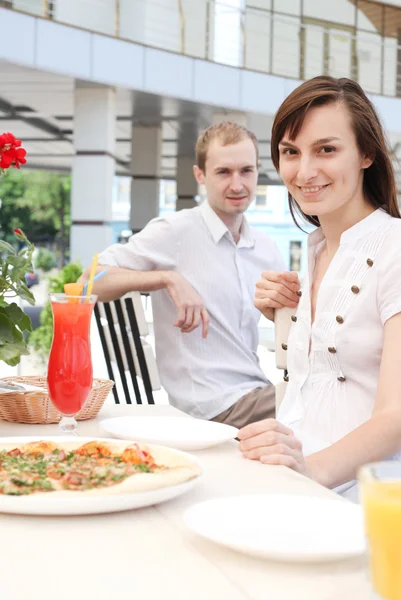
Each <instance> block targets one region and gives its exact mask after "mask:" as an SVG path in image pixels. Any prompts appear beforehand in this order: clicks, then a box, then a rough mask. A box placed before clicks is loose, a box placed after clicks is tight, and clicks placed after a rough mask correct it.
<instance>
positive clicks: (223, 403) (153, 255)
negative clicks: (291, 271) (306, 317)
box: [99, 202, 286, 419]
mask: <svg viewBox="0 0 401 600" xmlns="http://www.w3.org/2000/svg"><path fill="white" fill-rule="evenodd" d="M99 264H101V265H108V266H115V267H124V268H129V269H134V270H138V271H154V270H172V271H177V272H178V273H180V274H181V275H182V276H183V277H185V279H186V280H187V281H188V282H189V283H190V284H191V285H192V287H193V288H194V289H195V290H196V291H197V292H198V294H199V295H200V297H201V298H202V299H203V301H204V303H205V306H206V309H207V311H208V313H209V317H210V325H209V332H208V335H207V338H206V339H203V338H202V327H201V326H200V327H198V328H197V329H195V330H194V331H192V332H191V333H182V332H181V331H180V329H179V328H178V327H174V326H173V323H174V322H175V321H176V319H177V309H176V307H175V306H174V303H173V301H172V300H171V298H170V296H169V294H168V293H167V291H166V290H159V291H156V292H152V293H151V297H152V307H153V318H154V329H155V345H156V359H157V364H158V368H159V372H160V378H161V382H162V385H163V387H164V388H165V389H166V391H167V393H168V395H169V400H170V403H171V404H172V405H173V406H175V407H177V408H179V409H181V410H183V411H184V412H186V413H188V414H190V415H192V416H194V417H198V418H203V419H211V418H213V417H215V416H216V415H218V414H220V413H221V412H223V411H225V410H227V409H228V408H230V407H231V406H232V405H233V404H234V403H235V402H236V401H237V400H239V399H240V398H241V397H242V396H243V395H245V394H247V393H248V392H250V391H252V390H254V389H256V388H259V387H264V386H265V385H267V384H268V383H269V382H268V380H267V379H266V377H265V375H264V374H263V372H262V370H261V368H260V366H259V360H258V356H257V353H256V351H257V345H258V322H259V318H260V312H259V311H258V310H257V309H256V308H255V307H254V305H253V299H254V294H255V285H256V282H257V281H258V280H259V279H260V277H261V273H262V271H266V270H274V271H279V272H282V271H284V270H286V266H285V263H284V261H283V259H282V257H281V255H280V252H279V251H278V248H277V246H276V244H275V243H274V242H273V240H271V239H270V238H269V237H268V236H267V235H266V234H265V233H263V232H261V231H258V230H256V229H254V228H252V227H250V226H249V224H248V222H247V220H246V218H245V217H244V218H243V222H242V226H241V232H240V239H239V241H238V243H237V244H235V242H234V239H233V237H232V234H231V233H230V231H229V230H228V229H227V227H226V225H225V224H224V223H223V221H222V220H221V219H220V218H219V217H218V216H217V214H216V213H215V212H214V210H213V209H212V208H211V207H210V206H209V204H208V202H204V203H203V204H202V205H201V206H199V207H196V208H193V209H187V210H182V211H179V212H176V213H172V214H171V215H168V216H165V217H160V218H157V219H153V220H152V221H151V222H150V223H149V224H148V225H147V226H146V227H145V228H144V229H143V230H142V231H141V232H139V233H137V234H135V235H133V236H132V237H131V238H130V240H129V242H128V243H127V244H124V245H121V244H114V245H113V246H110V247H109V248H107V249H106V250H105V251H104V252H102V253H101V254H100V256H99Z"/></svg>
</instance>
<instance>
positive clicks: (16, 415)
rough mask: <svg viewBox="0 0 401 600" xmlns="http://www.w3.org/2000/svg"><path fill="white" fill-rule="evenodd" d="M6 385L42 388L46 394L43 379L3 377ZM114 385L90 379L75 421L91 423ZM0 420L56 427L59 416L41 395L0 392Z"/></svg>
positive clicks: (105, 381) (44, 379) (46, 398)
mask: <svg viewBox="0 0 401 600" xmlns="http://www.w3.org/2000/svg"><path fill="white" fill-rule="evenodd" d="M2 381H7V382H8V383H11V382H15V383H22V384H24V383H25V384H26V385H32V386H37V387H42V388H44V389H46V390H47V381H46V377H3V378H2ZM113 385H114V382H113V381H110V380H108V379H94V380H93V386H92V390H91V392H90V394H89V398H88V400H87V401H86V403H85V406H84V407H83V409H82V410H81V411H80V412H79V413H78V414H77V416H76V418H77V419H78V421H84V420H85V419H93V418H94V417H96V415H97V414H98V412H99V410H100V409H101V408H102V406H103V404H104V401H105V400H106V398H107V396H108V394H109V392H110V391H111V389H112V387H113ZM0 419H3V420H4V421H12V422H13V423H58V422H59V421H60V419H61V414H60V413H59V412H58V410H57V409H56V408H55V407H54V406H53V403H52V401H51V400H50V398H49V396H48V395H47V394H46V393H44V392H36V391H32V392H11V393H7V394H2V393H1V391H0Z"/></svg>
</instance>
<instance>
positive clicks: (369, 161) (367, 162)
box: [362, 156, 374, 169]
mask: <svg viewBox="0 0 401 600" xmlns="http://www.w3.org/2000/svg"><path fill="white" fill-rule="evenodd" d="M373 161H374V157H373V158H371V157H369V156H365V157H364V158H363V160H362V169H369V167H370V166H372V165H373Z"/></svg>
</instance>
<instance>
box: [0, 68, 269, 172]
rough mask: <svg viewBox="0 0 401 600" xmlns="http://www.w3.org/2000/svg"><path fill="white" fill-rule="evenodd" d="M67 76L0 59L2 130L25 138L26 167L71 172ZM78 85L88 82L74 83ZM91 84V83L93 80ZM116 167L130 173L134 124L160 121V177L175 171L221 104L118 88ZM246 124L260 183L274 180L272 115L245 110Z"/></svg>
mask: <svg viewBox="0 0 401 600" xmlns="http://www.w3.org/2000/svg"><path fill="white" fill-rule="evenodd" d="M75 85H76V82H75V80H74V79H73V78H71V77H66V76H61V75H55V74H53V73H48V72H44V71H37V70H35V69H29V68H26V67H22V66H18V65H15V64H11V63H9V62H6V61H0V133H1V132H2V131H11V132H12V133H13V134H14V135H15V136H16V137H17V138H19V139H22V140H23V144H24V148H26V150H27V153H28V156H29V167H30V168H35V169H49V170H50V169H52V170H60V171H69V170H70V169H71V164H72V157H73V156H74V147H73V137H74V122H73V110H74V89H75ZM77 85H91V84H90V83H88V82H77ZM92 85H93V84H92ZM116 112H117V124H116V152H115V154H116V172H117V174H119V175H129V174H130V164H131V129H132V123H137V124H139V125H143V126H151V125H158V124H160V125H161V128H162V138H163V144H162V172H161V175H162V177H163V178H172V179H174V178H175V176H176V165H177V156H191V157H193V156H194V147H195V142H196V138H197V136H198V134H199V132H200V130H202V129H204V128H205V127H207V126H208V125H210V124H211V122H212V120H213V114H214V113H215V112H218V113H222V112H223V113H224V108H216V107H211V106H208V105H205V104H197V103H195V102H187V101H182V100H176V99H174V98H169V97H164V96H159V95H153V94H148V93H144V92H139V91H132V90H127V89H121V88H120V89H116ZM247 116H248V127H249V128H250V129H252V130H253V131H254V132H255V133H256V135H257V137H258V138H259V140H260V155H261V182H266V183H267V182H270V183H277V182H278V181H279V179H278V176H277V174H276V172H275V170H274V167H273V165H272V162H271V158H270V139H269V137H270V131H271V122H272V119H271V117H269V116H267V115H255V114H251V115H247Z"/></svg>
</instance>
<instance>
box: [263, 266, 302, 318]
mask: <svg viewBox="0 0 401 600" xmlns="http://www.w3.org/2000/svg"><path fill="white" fill-rule="evenodd" d="M300 287H301V286H300V283H299V278H298V273H295V272H294V271H286V272H285V273H277V272H276V271H264V272H263V273H262V279H261V280H260V281H258V282H257V283H256V292H255V299H254V305H255V306H256V308H257V309H258V310H260V312H261V313H262V314H263V315H264V316H265V317H266V318H267V319H270V320H271V321H273V319H274V310H275V309H276V308H283V307H284V306H289V307H291V308H295V307H296V306H298V302H299V297H300V293H297V292H299V288H300Z"/></svg>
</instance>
